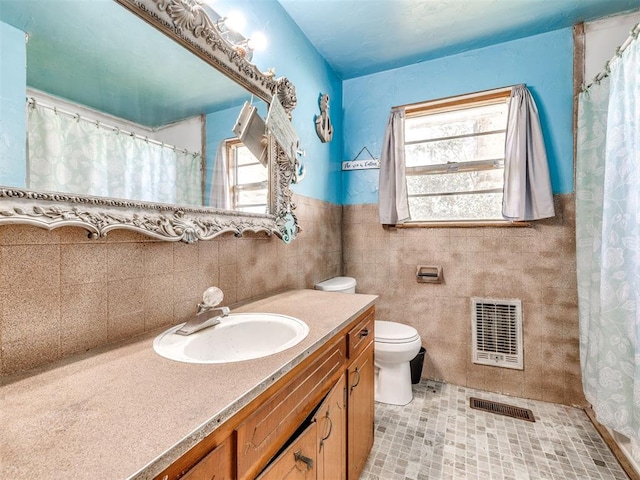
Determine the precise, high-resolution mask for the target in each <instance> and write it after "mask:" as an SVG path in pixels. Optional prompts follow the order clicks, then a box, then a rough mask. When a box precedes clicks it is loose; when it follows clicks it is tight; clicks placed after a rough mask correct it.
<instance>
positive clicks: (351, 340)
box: [347, 310, 375, 358]
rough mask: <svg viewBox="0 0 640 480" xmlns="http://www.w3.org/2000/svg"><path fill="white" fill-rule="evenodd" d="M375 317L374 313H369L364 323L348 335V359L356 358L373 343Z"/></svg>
mask: <svg viewBox="0 0 640 480" xmlns="http://www.w3.org/2000/svg"><path fill="white" fill-rule="evenodd" d="M374 317H375V315H374V311H373V310H370V311H368V312H367V313H366V314H365V317H364V318H363V319H362V321H361V322H359V323H358V325H356V326H355V327H354V328H352V329H351V330H349V333H347V346H348V352H349V353H348V358H356V357H357V356H358V355H359V354H360V352H362V351H363V350H364V349H365V348H366V347H367V345H369V344H370V343H371V342H373V336H374V330H373V327H374V325H375V321H374Z"/></svg>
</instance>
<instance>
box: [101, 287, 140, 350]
mask: <svg viewBox="0 0 640 480" xmlns="http://www.w3.org/2000/svg"><path fill="white" fill-rule="evenodd" d="M107 291H108V303H107V305H108V321H107V338H108V341H110V342H111V341H116V340H120V339H122V338H128V337H131V336H133V335H136V334H139V333H142V332H143V331H144V310H143V306H144V286H143V282H142V281H141V280H140V279H137V278H133V279H126V280H117V281H113V282H109V283H108V284H107Z"/></svg>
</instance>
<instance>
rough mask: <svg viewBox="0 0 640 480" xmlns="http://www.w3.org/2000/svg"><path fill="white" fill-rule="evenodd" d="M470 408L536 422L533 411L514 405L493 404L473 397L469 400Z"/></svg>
mask: <svg viewBox="0 0 640 480" xmlns="http://www.w3.org/2000/svg"><path fill="white" fill-rule="evenodd" d="M469 406H470V407H471V408H473V409H475V410H482V411H484V412H490V413H496V414H498V415H504V416H506V417H511V418H518V419H520V420H526V421H527V422H535V421H536V419H535V417H534V416H533V412H532V411H531V410H529V409H527V408H520V407H514V406H513V405H507V404H505V403H498V402H492V401H489V400H482V399H480V398H475V397H471V398H470V399H469Z"/></svg>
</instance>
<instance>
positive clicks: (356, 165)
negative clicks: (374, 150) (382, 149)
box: [342, 147, 380, 171]
mask: <svg viewBox="0 0 640 480" xmlns="http://www.w3.org/2000/svg"><path fill="white" fill-rule="evenodd" d="M364 151H366V152H367V153H368V154H369V156H370V157H371V158H369V159H366V158H365V159H363V160H358V157H359V156H360V155H361V154H362V152H364ZM372 168H380V159H377V158H374V156H373V155H371V152H370V151H369V149H368V148H367V147H362V149H361V150H360V151H359V152H358V154H357V155H356V157H355V158H354V159H353V160H347V161H345V162H342V170H343V171H346V170H368V169H372Z"/></svg>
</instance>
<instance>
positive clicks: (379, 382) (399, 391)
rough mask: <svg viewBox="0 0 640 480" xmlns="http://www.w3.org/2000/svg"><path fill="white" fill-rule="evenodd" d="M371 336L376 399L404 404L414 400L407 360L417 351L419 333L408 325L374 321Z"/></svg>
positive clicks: (419, 344) (419, 345)
mask: <svg viewBox="0 0 640 480" xmlns="http://www.w3.org/2000/svg"><path fill="white" fill-rule="evenodd" d="M374 338H375V340H374V351H375V366H376V379H375V383H376V385H375V399H376V402H381V403H389V404H391V405H406V404H408V403H409V402H411V400H413V390H412V389H411V367H410V364H409V362H411V360H413V358H414V357H415V356H416V355H417V354H418V352H419V351H420V347H421V346H422V341H421V340H420V335H418V331H417V330H416V329H415V328H413V327H410V326H409V325H403V324H402V323H396V322H387V321H384V320H376V322H375V337H374Z"/></svg>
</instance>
